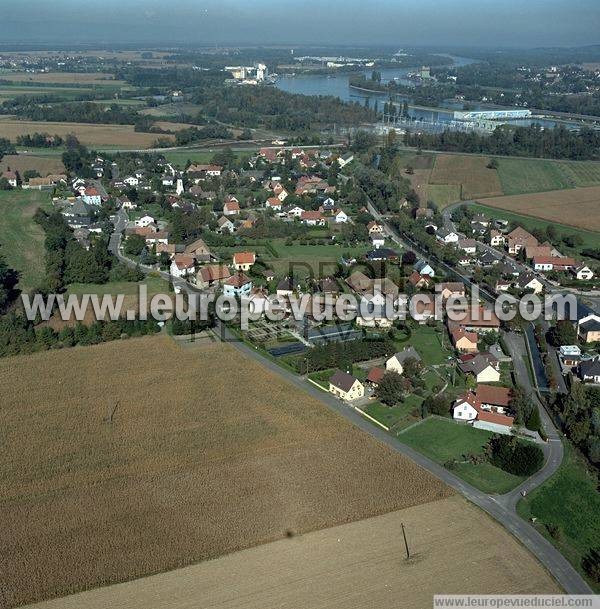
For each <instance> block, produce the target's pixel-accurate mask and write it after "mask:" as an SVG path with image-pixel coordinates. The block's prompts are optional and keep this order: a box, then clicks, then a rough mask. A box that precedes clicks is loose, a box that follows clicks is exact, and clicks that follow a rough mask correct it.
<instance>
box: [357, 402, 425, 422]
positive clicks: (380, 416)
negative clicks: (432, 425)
mask: <svg viewBox="0 0 600 609" xmlns="http://www.w3.org/2000/svg"><path fill="white" fill-rule="evenodd" d="M422 401H423V398H420V397H419V396H418V395H409V396H408V397H407V398H406V400H404V402H403V403H402V404H400V405H399V406H386V405H385V404H382V403H381V402H372V403H371V404H369V405H368V406H367V407H366V408H365V409H364V411H365V412H366V413H367V414H368V415H369V416H371V417H373V418H374V419H376V420H377V421H379V422H380V423H382V424H383V425H385V426H386V427H389V429H390V430H391V431H400V430H402V429H405V428H406V427H408V426H409V425H412V424H413V423H415V422H417V421H419V420H420V419H421V416H420V408H421V402H422ZM415 411H416V413H415Z"/></svg>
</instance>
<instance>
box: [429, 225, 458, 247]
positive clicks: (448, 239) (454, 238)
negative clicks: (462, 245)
mask: <svg viewBox="0 0 600 609" xmlns="http://www.w3.org/2000/svg"><path fill="white" fill-rule="evenodd" d="M435 238H436V239H437V240H438V241H441V242H442V243H443V244H445V245H448V244H449V243H458V240H459V239H460V237H459V236H458V233H455V232H454V231H453V230H450V229H448V228H441V229H440V230H439V231H438V232H437V233H436V235H435Z"/></svg>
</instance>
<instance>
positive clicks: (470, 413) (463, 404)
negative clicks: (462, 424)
mask: <svg viewBox="0 0 600 609" xmlns="http://www.w3.org/2000/svg"><path fill="white" fill-rule="evenodd" d="M477 406H478V401H477V398H476V397H475V395H474V394H473V393H471V392H468V393H466V394H464V395H461V396H459V397H458V398H457V399H456V401H455V402H454V405H453V406H452V416H453V418H455V419H457V420H458V421H474V420H475V419H476V418H477V414H478V410H477Z"/></svg>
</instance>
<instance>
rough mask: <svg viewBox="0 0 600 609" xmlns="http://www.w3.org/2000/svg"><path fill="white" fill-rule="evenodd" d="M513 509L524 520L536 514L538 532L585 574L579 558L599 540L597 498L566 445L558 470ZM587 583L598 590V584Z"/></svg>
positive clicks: (581, 463)
mask: <svg viewBox="0 0 600 609" xmlns="http://www.w3.org/2000/svg"><path fill="white" fill-rule="evenodd" d="M517 511H518V513H519V515H520V516H521V517H522V518H524V519H525V520H529V519H530V518H531V517H532V516H533V517H536V518H537V522H536V528H537V529H538V530H539V531H540V533H542V535H544V536H545V537H546V538H547V539H548V540H549V541H551V542H552V543H553V544H554V545H555V546H556V547H557V548H558V549H559V550H560V552H561V553H562V554H563V555H564V556H565V557H566V558H567V559H568V560H569V561H570V562H571V563H572V564H573V566H574V567H575V568H576V569H577V570H578V571H579V572H580V573H581V574H582V575H584V576H585V573H584V571H583V569H582V568H581V559H582V558H583V557H584V556H585V555H586V554H587V553H588V552H589V550H590V549H591V548H597V547H598V542H599V541H600V520H598V513H600V497H599V496H598V491H597V481H596V479H595V478H594V476H593V475H591V474H589V473H588V472H587V469H586V464H585V462H584V461H583V459H582V458H581V457H580V456H578V455H577V454H576V453H575V451H574V449H573V448H572V447H571V446H570V445H569V444H566V445H565V458H564V460H563V462H562V465H561V466H560V469H559V470H558V472H557V473H556V474H554V476H552V478H550V480H548V481H546V482H545V483H544V484H543V485H542V486H541V487H539V488H537V489H535V490H534V491H532V492H531V493H530V494H529V495H528V496H527V497H526V498H524V499H522V500H521V501H520V502H519V504H518V506H517ZM549 525H554V526H557V527H558V528H559V535H558V538H556V537H552V536H551V535H550V534H549V532H548V528H547V527H548V526H549ZM588 583H589V584H590V585H591V586H592V587H593V588H594V589H595V591H596V592H597V593H599V592H600V585H598V584H596V585H594V584H593V582H591V581H588Z"/></svg>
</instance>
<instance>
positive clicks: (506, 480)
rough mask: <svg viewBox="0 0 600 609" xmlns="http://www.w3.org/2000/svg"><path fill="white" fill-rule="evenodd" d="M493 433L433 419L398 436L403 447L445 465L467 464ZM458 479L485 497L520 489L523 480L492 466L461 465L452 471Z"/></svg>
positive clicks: (479, 451)
mask: <svg viewBox="0 0 600 609" xmlns="http://www.w3.org/2000/svg"><path fill="white" fill-rule="evenodd" d="M492 435H493V434H492V433H491V432H489V431H485V430H483V429H475V428H473V427H470V426H468V425H459V424H457V423H454V422H453V421H451V420H449V419H448V420H442V419H437V418H436V419H434V418H430V419H427V420H426V421H424V422H423V423H421V424H419V425H415V426H414V427H411V428H410V429H408V430H406V431H404V432H401V433H400V434H398V438H399V440H400V441H401V442H403V443H404V444H407V445H408V446H410V447H411V448H414V449H415V450H418V451H419V452H421V453H423V454H424V455H425V456H426V457H429V458H430V459H432V460H433V461H435V462H436V463H439V464H440V465H444V464H445V463H446V462H448V461H451V460H453V459H456V460H458V461H463V460H464V461H466V459H465V458H464V456H465V455H469V454H481V453H483V450H484V447H485V445H486V443H487V441H488V440H489V439H490V438H491V437H492ZM451 471H452V472H453V473H455V474H456V475H457V476H459V477H460V478H462V479H463V480H465V481H466V482H468V483H469V484H472V485H473V486H474V487H476V488H478V489H479V490H481V491H483V492H485V493H499V494H502V493H506V492H508V491H509V490H511V489H513V488H515V487H516V486H518V485H519V484H520V483H521V482H522V481H523V478H522V477H520V476H514V475H513V474H509V473H507V472H505V471H503V470H501V469H500V468H498V467H494V466H493V465H490V464H489V463H481V464H476V465H475V464H472V463H468V462H465V463H458V464H457V465H455V466H454V467H453V468H452V470H451Z"/></svg>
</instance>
